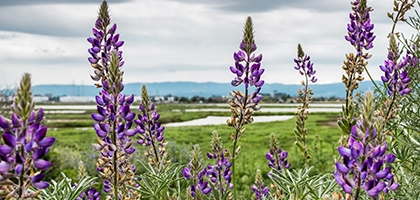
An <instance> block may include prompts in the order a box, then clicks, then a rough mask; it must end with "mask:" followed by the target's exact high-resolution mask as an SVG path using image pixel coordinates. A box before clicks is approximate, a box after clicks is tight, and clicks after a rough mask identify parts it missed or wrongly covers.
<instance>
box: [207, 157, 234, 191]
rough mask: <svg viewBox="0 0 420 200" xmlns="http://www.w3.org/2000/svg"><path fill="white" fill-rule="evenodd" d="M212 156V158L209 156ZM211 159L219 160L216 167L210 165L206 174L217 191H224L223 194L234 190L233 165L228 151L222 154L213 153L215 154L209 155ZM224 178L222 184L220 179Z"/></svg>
mask: <svg viewBox="0 0 420 200" xmlns="http://www.w3.org/2000/svg"><path fill="white" fill-rule="evenodd" d="M209 155H210V156H209ZM207 157H208V158H209V159H217V162H216V164H215V165H208V166H207V167H206V168H205V170H204V173H205V174H206V176H207V177H208V178H209V179H210V181H211V183H212V184H213V186H214V188H215V189H216V190H223V193H226V191H227V189H232V188H233V184H232V183H231V182H232V178H231V175H232V171H231V169H230V168H231V166H232V163H231V162H229V157H227V150H225V151H222V152H219V153H217V152H213V154H207ZM220 176H221V177H222V180H223V182H222V183H220V180H219V177H220Z"/></svg>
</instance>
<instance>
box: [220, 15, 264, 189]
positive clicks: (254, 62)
mask: <svg viewBox="0 0 420 200" xmlns="http://www.w3.org/2000/svg"><path fill="white" fill-rule="evenodd" d="M253 26H254V25H253V23H252V19H251V17H248V18H247V20H246V22H245V27H244V31H243V37H242V41H241V43H240V44H239V49H240V50H239V51H238V52H234V53H233V59H234V60H235V66H230V68H229V69H230V71H231V72H232V73H233V74H234V75H235V77H234V79H233V80H232V81H231V85H232V86H234V87H237V86H239V85H241V84H242V83H243V84H244V92H242V91H241V90H237V91H232V92H231V93H230V95H231V96H232V98H231V99H230V100H229V106H230V109H231V117H230V118H229V119H228V120H227V121H226V123H227V125H228V126H231V127H233V128H234V129H235V132H233V133H232V134H231V139H232V142H233V146H232V154H231V155H230V158H231V161H232V165H233V167H232V173H233V175H232V179H233V181H232V182H233V184H235V182H236V177H235V176H236V175H235V160H236V157H237V155H238V153H239V150H240V148H241V147H240V146H239V145H238V146H237V143H238V141H239V140H240V138H241V135H242V134H244V133H245V128H244V127H245V125H246V124H250V123H252V122H253V121H254V119H253V118H252V114H253V113H254V112H256V111H258V110H259V109H260V108H261V106H260V105H259V104H258V103H259V102H260V101H261V99H262V98H263V96H262V95H261V94H260V91H261V87H262V86H263V85H264V80H262V79H261V76H262V74H263V73H264V71H265V70H264V69H263V68H261V61H262V54H259V55H257V56H256V54H255V53H254V52H255V51H256V50H257V45H256V44H255V40H254V27H253ZM250 86H251V87H255V89H254V91H253V92H251V90H250ZM233 193H234V194H233V195H234V196H235V195H236V189H235V188H234V190H233Z"/></svg>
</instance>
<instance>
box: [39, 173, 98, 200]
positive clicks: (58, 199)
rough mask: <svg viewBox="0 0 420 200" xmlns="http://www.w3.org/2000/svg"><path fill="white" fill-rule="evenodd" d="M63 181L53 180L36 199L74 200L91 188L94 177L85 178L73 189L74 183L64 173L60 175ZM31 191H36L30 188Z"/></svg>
mask: <svg viewBox="0 0 420 200" xmlns="http://www.w3.org/2000/svg"><path fill="white" fill-rule="evenodd" d="M61 174H62V176H63V179H62V180H61V181H60V182H56V181H54V180H52V181H51V184H50V186H49V187H48V188H46V189H44V190H41V193H40V194H39V195H38V196H37V198H38V199H42V200H62V199H76V198H77V197H79V196H80V194H82V193H83V192H84V191H86V190H88V189H89V188H91V187H92V183H93V182H94V181H95V179H96V178H95V177H89V176H86V177H84V178H82V179H81V180H79V181H78V182H76V184H77V186H76V187H74V182H73V181H72V180H71V179H70V178H68V177H67V176H66V175H65V174H64V173H61ZM31 190H33V191H36V189H34V188H32V189H31Z"/></svg>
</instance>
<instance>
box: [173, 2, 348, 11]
mask: <svg viewBox="0 0 420 200" xmlns="http://www.w3.org/2000/svg"><path fill="white" fill-rule="evenodd" d="M172 1H176V2H185V3H190V4H191V3H192V4H207V5H210V6H212V7H214V8H218V9H221V10H225V11H232V12H240V13H257V12H266V11H271V10H276V9H282V8H286V9H287V8H297V9H308V10H317V11H322V12H336V11H340V10H341V11H342V10H344V9H345V8H348V7H350V2H349V1H343V0H317V1H311V0H259V1H255V0H229V1H226V0H212V1H197V0H172ZM332 1H334V2H333V3H332Z"/></svg>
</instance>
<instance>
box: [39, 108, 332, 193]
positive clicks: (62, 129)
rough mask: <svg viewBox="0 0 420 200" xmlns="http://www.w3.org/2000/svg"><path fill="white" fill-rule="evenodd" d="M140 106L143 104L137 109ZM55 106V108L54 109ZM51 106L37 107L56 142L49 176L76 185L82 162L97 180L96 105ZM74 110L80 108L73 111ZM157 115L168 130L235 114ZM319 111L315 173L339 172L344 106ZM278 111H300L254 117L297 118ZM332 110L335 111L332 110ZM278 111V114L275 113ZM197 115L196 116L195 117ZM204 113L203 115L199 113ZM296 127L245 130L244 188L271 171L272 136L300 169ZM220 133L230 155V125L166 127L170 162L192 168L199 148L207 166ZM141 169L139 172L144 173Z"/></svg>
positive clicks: (169, 111) (179, 111)
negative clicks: (214, 136) (94, 145)
mask: <svg viewBox="0 0 420 200" xmlns="http://www.w3.org/2000/svg"><path fill="white" fill-rule="evenodd" d="M137 105H138V104H137ZM54 106H56V105H54ZM54 106H52V105H50V104H46V105H42V104H38V105H37V107H42V108H44V110H45V113H46V114H45V117H46V118H45V120H44V123H45V124H46V125H47V126H48V127H49V128H48V133H47V135H49V136H54V137H56V139H57V140H56V143H55V144H54V146H53V147H52V148H51V152H52V153H51V154H48V155H49V159H50V161H51V162H52V163H53V167H52V169H50V171H49V173H48V175H49V176H50V177H51V178H55V177H58V176H59V173H60V171H62V172H64V173H66V174H67V175H68V176H69V177H72V178H74V179H77V166H78V163H79V161H83V162H84V164H85V166H86V168H87V171H88V173H91V175H95V174H96V170H95V169H96V168H95V161H96V158H97V156H98V154H97V152H95V151H94V150H93V149H92V148H91V144H92V143H95V142H96V138H97V136H96V133H95V131H94V130H93V127H92V126H93V124H94V121H93V120H92V119H91V116H90V115H91V114H92V113H94V112H96V110H95V105H93V104H92V105H82V106H80V105H67V107H69V108H68V109H67V108H66V105H60V106H57V109H56V108H54ZM72 106H75V108H77V107H78V106H79V107H80V108H78V109H73V108H71V107H72ZM156 107H157V111H158V113H159V114H161V122H162V124H163V125H165V124H167V123H172V122H184V121H190V120H194V119H200V118H206V117H208V116H225V117H226V119H228V118H229V116H230V112H229V107H228V105H227V104H225V105H215V104H156ZM314 107H317V108H323V109H325V112H320V111H317V112H313V113H311V114H310V116H309V119H308V121H307V123H306V127H307V129H308V137H307V141H308V144H309V146H310V147H311V148H312V150H313V151H312V157H313V158H312V159H311V162H312V163H311V164H313V165H314V166H315V170H314V171H313V172H314V173H317V172H328V171H330V172H331V171H333V169H334V162H333V161H334V158H335V157H336V153H335V151H336V150H335V149H336V147H337V141H338V139H339V137H340V129H339V128H338V125H337V119H338V117H339V116H340V113H339V112H336V111H337V108H338V109H339V107H340V106H339V105H333V104H325V105H324V104H319V105H316V106H314ZM279 108H288V109H287V110H293V109H295V106H294V105H290V104H286V105H283V104H267V105H264V104H262V109H261V111H259V112H257V113H255V114H254V116H273V115H275V116H278V115H289V116H293V114H294V113H293V112H292V111H285V112H283V111H280V112H279V111H278V110H276V109H279ZM330 108H332V110H329V109H330ZM270 109H272V110H273V112H271V111H270ZM191 110H193V111H191ZM200 110H201V111H200ZM132 111H133V112H138V108H137V107H135V106H134V107H132ZM294 127H295V118H294V117H291V118H290V119H288V120H285V121H272V122H260V123H253V124H249V125H247V126H246V132H245V134H244V135H243V136H242V138H241V140H240V141H239V144H240V145H241V146H242V149H241V153H240V154H239V157H238V160H237V163H238V165H237V166H239V167H238V170H237V171H238V172H239V174H238V177H241V178H240V180H239V185H240V186H242V187H248V186H250V185H252V182H253V181H254V176H255V170H256V169H260V170H261V171H262V172H263V174H264V175H265V174H266V173H267V172H268V170H269V167H268V165H267V160H266V158H265V154H266V153H267V152H269V149H270V147H269V136H270V133H275V134H276V136H277V138H278V139H279V142H280V144H281V146H282V148H283V149H285V150H286V151H288V152H289V157H288V160H289V162H290V163H291V167H292V168H294V167H300V166H302V165H303V164H304V160H303V157H302V155H301V153H300V152H299V151H298V150H297V147H296V146H295V145H294V141H295V136H294V133H293V129H294ZM215 130H216V131H218V133H219V135H220V137H221V139H222V141H223V146H224V147H225V148H227V149H231V148H232V147H231V146H232V142H231V140H230V134H231V133H232V132H233V131H234V129H233V128H231V127H228V126H227V125H226V124H219V125H204V126H178V127H166V128H165V132H164V137H165V141H166V142H168V145H167V147H166V150H167V153H168V156H169V159H171V160H172V162H176V163H179V164H181V165H185V164H186V163H188V162H189V152H190V151H191V149H192V146H193V145H194V144H199V145H200V147H201V150H202V155H203V158H204V159H203V161H204V162H207V159H206V158H205V155H206V152H207V151H209V150H210V148H211V147H210V137H211V134H212V132H213V131H215ZM135 147H136V149H137V152H136V154H135V159H139V160H141V159H142V158H143V157H144V156H143V152H142V151H143V150H144V148H143V147H141V145H138V144H137V143H136V144H135ZM134 163H135V162H134ZM136 166H140V165H136ZM141 170H142V169H138V171H137V172H138V173H141ZM239 190H242V191H249V190H248V188H240V189H239Z"/></svg>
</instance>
